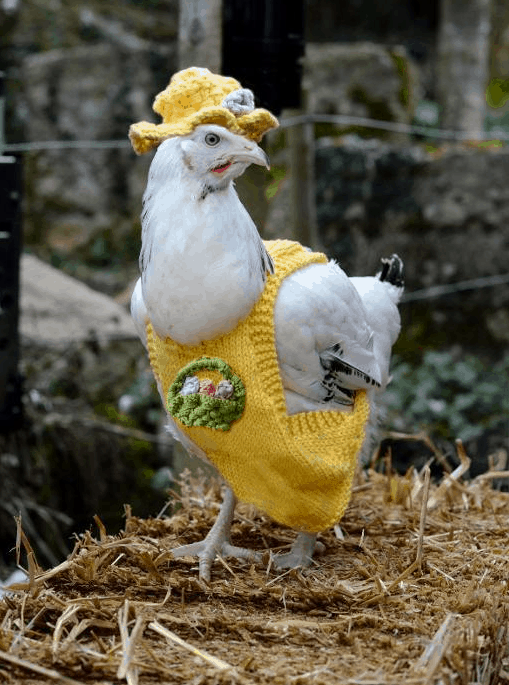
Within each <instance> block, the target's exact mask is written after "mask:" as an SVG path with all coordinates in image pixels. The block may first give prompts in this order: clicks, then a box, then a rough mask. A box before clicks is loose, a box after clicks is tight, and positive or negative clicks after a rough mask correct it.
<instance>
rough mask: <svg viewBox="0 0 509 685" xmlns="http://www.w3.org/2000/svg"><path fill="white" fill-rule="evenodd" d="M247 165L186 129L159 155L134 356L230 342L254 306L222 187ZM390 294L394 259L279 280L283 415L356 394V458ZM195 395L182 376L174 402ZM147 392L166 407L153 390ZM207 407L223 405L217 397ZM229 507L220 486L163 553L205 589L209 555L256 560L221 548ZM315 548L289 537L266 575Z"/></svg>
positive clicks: (149, 191)
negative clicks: (196, 533) (151, 348)
mask: <svg viewBox="0 0 509 685" xmlns="http://www.w3.org/2000/svg"><path fill="white" fill-rule="evenodd" d="M252 163H254V164H258V165H263V166H267V167H268V166H269V162H268V158H267V155H266V154H265V152H264V151H263V150H262V149H261V148H260V147H259V146H258V145H257V144H256V143H255V142H253V140H249V139H248V138H246V137H244V136H242V135H239V134H237V133H234V132H232V131H231V130H228V129H227V128H225V127H224V126H221V125H218V124H213V123H212V124H202V125H198V126H196V127H195V128H193V130H192V131H191V132H190V133H188V134H187V135H176V136H173V137H170V138H168V139H166V140H164V141H163V142H161V143H160V145H159V147H158V149H157V152H156V154H155V156H154V159H153V161H152V164H151V167H150V172H149V177H148V183H147V188H146V191H145V194H144V198H143V213H142V248H141V254H140V270H141V277H140V279H139V280H138V282H137V284H136V287H135V290H134V293H133V296H132V303H131V311H132V316H133V318H134V321H135V324H136V328H137V331H138V334H139V336H140V338H141V340H142V342H143V343H144V345H145V346H146V347H147V325H148V324H150V325H151V327H152V330H153V333H155V334H156V335H157V336H158V337H159V338H161V339H167V338H169V339H171V340H173V341H176V343H178V344H179V345H181V346H184V347H186V346H196V345H200V344H201V343H202V342H203V341H209V340H215V339H218V338H220V337H221V336H225V335H226V334H229V333H230V332H231V331H234V330H236V327H237V326H238V325H239V323H240V322H242V321H244V320H245V319H246V317H248V316H249V315H250V312H252V310H253V308H254V307H255V305H256V303H257V302H258V301H259V300H260V298H261V296H262V293H263V292H264V289H265V288H266V283H267V282H268V279H270V278H272V274H273V272H274V263H273V259H272V258H271V255H270V254H269V252H268V250H267V245H268V244H267V245H266V244H264V242H263V241H262V239H261V238H260V236H259V233H258V231H257V229H256V226H255V224H254V223H253V221H252V219H251V217H250V216H249V214H248V212H247V211H246V209H245V208H244V206H243V205H242V203H241V202H240V200H239V197H238V195H237V193H236V191H235V188H234V183H233V181H234V179H235V178H237V177H238V176H240V175H241V174H242V173H243V172H244V171H245V170H246V168H247V167H248V166H249V165H250V164H252ZM402 290H403V265H402V262H401V260H400V259H399V257H398V256H396V255H392V256H391V257H390V258H388V259H383V260H382V267H381V270H380V272H379V273H378V274H377V276H375V277H363V278H348V277H347V276H346V274H345V273H344V271H343V270H342V269H341V268H340V267H339V266H338V264H337V263H336V262H334V261H332V260H331V261H329V262H327V263H314V264H310V265H308V266H305V267H304V268H301V269H298V270H296V271H295V272H293V273H291V274H290V275H288V276H287V277H286V278H284V280H283V281H282V283H281V285H280V287H279V290H278V292H277V297H276V300H275V305H274V311H273V327H274V332H275V345H276V350H277V363H278V372H279V377H280V381H281V383H282V387H283V390H284V400H285V403H286V412H287V414H288V415H290V416H292V415H296V414H299V413H301V412H329V413H330V412H331V411H333V412H338V413H346V414H348V413H349V412H352V410H353V406H354V403H355V398H356V397H357V394H358V393H359V392H362V391H365V395H366V397H367V399H368V403H369V420H368V422H367V425H366V429H365V436H364V439H363V443H362V444H363V448H362V450H363V451H364V452H365V451H366V450H367V449H368V446H369V444H370V439H371V433H372V431H373V427H374V426H375V424H376V422H377V396H378V394H379V393H380V392H382V391H383V390H384V388H385V387H386V385H387V383H388V380H389V362H390V356H391V348H392V345H393V344H394V342H395V340H396V338H397V336H398V333H399V329H400V318H399V313H398V309H397V303H398V301H399V299H400V297H401V294H402ZM222 383H223V386H222V387H226V385H225V383H224V381H223V382H222ZM230 386H231V384H230ZM193 387H194V390H193V389H192V388H193ZM197 387H198V383H197V379H196V378H195V377H193V374H189V376H187V377H186V380H185V381H184V388H185V389H184V390H183V391H182V392H181V394H182V395H187V394H188V393H192V392H196V389H197ZM159 390H160V392H161V397H162V401H163V405H164V406H167V405H166V399H167V398H166V396H165V393H164V392H163V389H162V387H161V383H160V382H159ZM230 394H231V393H230ZM226 395H227V394H225V395H224V397H226ZM216 396H217V397H219V399H218V400H217V401H219V402H221V401H225V399H223V398H222V397H221V393H219V394H217V395H216ZM168 424H169V429H170V430H171V432H172V433H173V435H174V436H175V437H176V438H177V439H178V440H180V441H181V442H182V444H183V445H184V447H185V448H186V449H188V450H190V451H191V452H193V453H194V454H197V455H199V456H201V457H202V458H204V459H207V449H204V448H203V447H200V446H199V445H197V444H195V443H194V442H193V440H192V439H191V438H190V437H189V434H188V433H187V432H185V431H184V430H183V425H182V424H181V423H180V422H179V421H178V420H176V419H175V418H174V417H173V416H171V415H168ZM209 430H212V429H209ZM362 450H361V451H362ZM356 456H358V455H356ZM231 457H232V459H235V455H231ZM263 458H264V455H263V454H260V459H261V460H263ZM235 504H236V496H235V494H234V492H233V490H232V489H231V488H230V487H229V486H228V482H227V488H226V494H225V497H224V501H223V504H222V507H221V511H220V513H219V515H218V518H217V519H216V522H215V524H214V526H213V528H212V529H211V531H210V532H209V534H208V535H207V537H206V538H205V540H203V541H201V542H197V543H193V544H191V545H184V546H182V547H180V548H177V549H175V550H173V553H174V556H184V555H190V554H191V555H196V556H198V557H199V569H200V577H202V578H203V579H205V580H209V579H210V571H211V565H212V563H213V561H214V559H215V557H216V554H221V555H223V556H228V555H234V556H237V557H240V558H247V559H250V560H257V559H260V558H261V554H260V553H259V552H254V551H251V550H247V549H243V548H238V547H234V546H233V545H231V544H230V526H231V521H232V518H233V513H234V508H235ZM315 545H316V532H309V531H306V530H301V531H299V534H298V536H297V539H296V540H295V543H294V544H293V546H292V549H291V550H290V552H289V553H288V554H282V555H278V556H276V557H275V560H274V561H275V565H276V566H278V567H281V568H287V567H294V566H299V565H300V566H307V565H309V564H310V563H311V558H312V555H313V551H314V550H315Z"/></svg>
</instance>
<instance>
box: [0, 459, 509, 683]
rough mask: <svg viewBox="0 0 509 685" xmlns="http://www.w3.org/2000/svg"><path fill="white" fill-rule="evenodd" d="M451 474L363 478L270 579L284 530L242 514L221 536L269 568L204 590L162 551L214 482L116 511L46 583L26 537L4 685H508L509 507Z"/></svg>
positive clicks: (234, 569)
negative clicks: (332, 517) (114, 524)
mask: <svg viewBox="0 0 509 685" xmlns="http://www.w3.org/2000/svg"><path fill="white" fill-rule="evenodd" d="M460 456H461V453H460ZM458 473H459V472H457V473H456V475H455V472H452V473H450V474H446V475H445V476H444V479H443V481H442V483H438V484H435V483H430V482H429V477H428V474H427V471H426V470H423V472H422V473H417V472H416V471H415V470H413V471H412V470H411V471H409V472H408V473H407V474H406V475H405V476H398V475H396V474H392V473H390V472H389V473H388V475H384V474H380V473H377V472H375V471H374V470H370V471H369V472H367V473H364V472H360V473H359V474H358V476H357V479H356V483H355V486H354V494H353V498H352V502H351V504H350V506H349V508H348V510H347V512H346V515H345V517H344V519H343V520H342V521H341V524H340V526H336V527H335V529H333V530H330V531H327V532H325V533H323V534H322V535H320V540H321V542H322V543H323V545H324V548H325V549H324V552H323V554H322V555H321V556H319V557H317V559H316V562H315V564H314V565H313V566H312V567H311V568H310V569H308V570H299V569H297V570H290V571H284V572H281V571H277V570H276V569H275V568H274V566H273V564H272V554H273V553H275V552H277V551H279V550H284V549H286V547H287V546H288V544H289V543H291V540H292V539H293V536H294V533H292V532H291V531H288V530H286V529H284V528H281V527H279V526H278V525H276V524H275V523H274V522H273V521H271V520H270V519H268V518H266V517H264V516H263V515H262V514H261V513H260V512H258V511H257V510H255V509H254V508H253V507H250V506H246V505H240V506H238V511H237V513H236V516H235V521H234V525H233V529H232V541H233V542H234V544H241V545H245V546H249V547H252V548H257V549H265V550H267V551H266V554H265V556H264V564H259V565H252V564H249V563H248V562H245V561H241V560H236V559H219V560H217V561H216V563H215V564H214V566H213V570H212V580H211V582H210V583H209V584H207V583H204V582H202V581H200V580H199V578H198V571H197V562H196V560H195V559H192V558H182V559H173V558H172V554H171V549H172V548H173V547H175V546H176V545H179V544H183V543H184V544H185V543H188V542H192V541H195V540H197V539H200V538H202V537H203V536H204V535H205V534H206V532H207V531H208V529H209V528H210V526H211V524H212V522H213V520H214V518H215V516H216V514H217V511H218V508H219V501H220V487H219V485H218V484H215V483H212V484H211V483H207V482H205V481H204V480H199V479H198V480H191V479H188V480H187V481H186V483H184V484H183V487H182V491H181V495H180V499H181V506H180V508H176V507H175V508H174V511H173V513H172V514H171V515H168V516H167V517H161V518H153V519H139V518H137V517H135V516H133V515H132V514H131V512H130V510H129V508H128V507H127V508H126V522H125V528H124V530H123V532H121V533H120V534H118V535H115V536H111V535H108V533H107V531H106V530H105V529H104V527H103V526H102V524H101V523H100V520H99V519H97V521H96V522H97V524H98V534H97V536H94V535H93V534H92V533H91V532H85V533H84V534H82V535H81V536H79V538H77V541H76V545H75V548H74V550H73V552H72V553H71V554H70V556H69V557H68V559H66V560H65V561H64V562H63V563H61V564H60V565H59V566H57V567H55V568H53V569H50V570H47V571H44V572H43V571H41V570H40V569H39V568H38V567H37V564H36V561H35V560H34V559H33V558H32V556H31V555H32V552H31V550H30V547H29V546H28V544H29V543H28V541H27V540H26V538H25V537H24V536H22V535H21V534H20V535H19V544H21V545H24V546H25V549H26V551H27V552H28V557H29V559H30V581H29V582H27V583H26V584H25V585H18V586H14V587H13V588H12V593H11V594H9V595H7V596H5V597H4V598H3V599H2V600H1V601H0V683H1V684H2V685H3V683H8V684H9V685H19V684H21V683H23V684H24V685H32V684H34V685H35V684H36V683H37V684H38V685H41V684H46V683H67V684H68V685H73V684H74V685H76V684H77V683H79V684H85V683H86V684H92V683H94V685H106V684H108V685H112V684H113V683H115V684H116V683H128V685H155V683H158V684H165V683H186V684H187V683H189V684H191V685H201V684H205V683H207V684H209V683H210V684H211V685H215V684H218V685H219V684H226V683H228V684H235V685H237V684H239V685H244V684H246V685H247V684H257V685H258V684H260V685H264V684H269V683H270V684H271V685H272V684H275V685H278V684H281V685H282V684H285V685H286V684H295V685H306V684H307V683H309V684H311V683H312V684H313V685H321V684H324V685H325V684H326V685H331V684H332V685H335V684H336V683H341V684H348V685H371V684H373V685H375V684H376V685H385V684H387V685H403V684H405V685H407V684H408V685H412V684H421V683H422V684H426V685H428V684H429V685H432V684H434V683H441V684H444V685H453V684H454V685H455V684H458V685H467V684H468V683H478V684H486V685H488V684H490V683H492V684H495V683H503V682H506V681H509V660H508V658H507V646H508V636H507V621H508V592H507V588H508V578H509V553H508V551H507V550H508V549H509V545H508V541H509V517H508V514H509V494H508V493H505V492H499V491H497V490H494V489H492V483H493V480H494V477H491V476H481V477H479V478H477V479H475V480H473V481H471V482H465V481H462V480H461V474H460V475H458ZM497 477H500V473H498V474H497ZM502 477H503V476H502ZM269 549H270V550H272V551H271V552H269Z"/></svg>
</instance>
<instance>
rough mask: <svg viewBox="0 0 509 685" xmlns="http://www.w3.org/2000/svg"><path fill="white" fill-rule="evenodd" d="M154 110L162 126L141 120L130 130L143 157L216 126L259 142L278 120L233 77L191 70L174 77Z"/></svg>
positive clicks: (161, 94) (158, 99) (201, 70)
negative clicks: (173, 139) (174, 139)
mask: <svg viewBox="0 0 509 685" xmlns="http://www.w3.org/2000/svg"><path fill="white" fill-rule="evenodd" d="M153 109H154V111H155V112H156V113H157V114H160V115H161V116H162V118H163V121H162V123H160V124H153V123H151V122H149V121H140V122H138V123H137V124H133V125H132V126H131V127H130V129H129V138H130V140H131V143H132V146H133V148H134V151H135V152H136V153H137V154H139V155H141V154H143V153H145V152H149V151H150V150H152V149H154V148H155V147H157V146H158V145H159V144H160V143H161V142H162V141H163V140H166V138H170V137H173V136H185V135H187V134H189V133H191V131H193V129H195V128H196V126H200V125H202V124H217V125H219V126H224V128H227V129H229V130H230V131H232V132H233V133H237V134H238V135H242V136H245V137H246V138H249V139H250V140H254V141H255V142H259V141H260V140H261V139H262V137H263V135H264V134H265V133H266V132H267V131H268V130H270V129H271V128H277V126H278V125H279V124H278V120H277V119H276V117H275V116H274V115H273V114H271V113H270V112H269V111H268V110H266V109H263V108H255V107H254V98H253V94H252V92H251V91H250V90H248V89H245V88H242V87H241V85H240V83H239V82H238V81H237V80H236V79H234V78H231V77H228V76H220V75H219V74H213V73H212V72H210V71H209V70H208V69H204V68H198V67H190V68H189V69H184V70H183V71H179V72H177V73H176V74H174V75H173V76H172V78H171V80H170V83H169V84H168V86H167V87H166V88H165V90H163V91H162V92H161V93H159V94H158V95H157V96H156V98H155V100H154V104H153Z"/></svg>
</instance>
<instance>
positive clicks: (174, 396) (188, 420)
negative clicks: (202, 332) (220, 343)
mask: <svg viewBox="0 0 509 685" xmlns="http://www.w3.org/2000/svg"><path fill="white" fill-rule="evenodd" d="M204 369H205V370H207V369H208V370H216V371H219V372H220V373H221V374H222V375H223V377H224V378H225V379H226V380H228V381H230V383H231V384H232V385H233V395H232V397H231V398H229V399H221V398H219V397H211V396H209V395H200V394H198V393H194V394H192V395H181V394H180V391H181V390H182V387H183V385H184V382H185V380H186V378H187V376H192V375H193V374H194V373H196V372H197V371H201V370H204ZM245 403H246V389H245V388H244V384H243V383H242V381H241V380H240V378H239V377H238V376H236V375H235V374H234V373H233V371H232V369H231V368H230V367H229V366H228V364H227V363H226V362H224V361H223V360H222V359H219V358H217V357H201V358H200V359H196V360H195V361H193V362H191V363H190V364H187V365H186V366H184V368H183V369H181V370H180V371H179V372H178V374H177V375H176V377H175V380H174V381H173V383H172V384H171V386H170V388H169V390H168V395H167V401H166V408H167V410H168V413H169V414H171V416H173V417H174V418H176V419H178V420H179V421H181V422H182V423H183V424H184V425H186V426H207V427H208V428H215V429H217V430H223V431H227V430H229V429H230V425H231V424H232V423H233V422H234V421H236V420H237V419H238V418H240V416H241V415H242V412H243V411H244V405H245Z"/></svg>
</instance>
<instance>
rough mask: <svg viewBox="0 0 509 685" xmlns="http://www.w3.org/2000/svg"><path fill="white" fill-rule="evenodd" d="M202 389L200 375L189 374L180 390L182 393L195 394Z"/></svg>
mask: <svg viewBox="0 0 509 685" xmlns="http://www.w3.org/2000/svg"><path fill="white" fill-rule="evenodd" d="M199 390H200V380H199V378H198V376H187V377H186V379H185V381H184V385H183V386H182V389H181V391H180V394H181V395H194V394H195V393H197V392H199Z"/></svg>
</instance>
